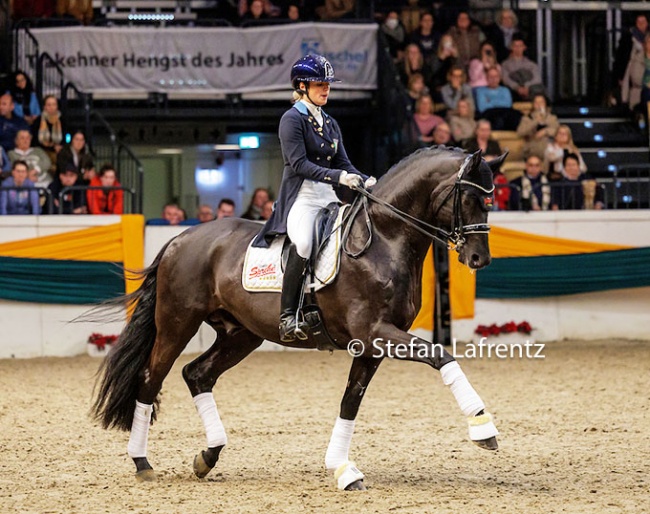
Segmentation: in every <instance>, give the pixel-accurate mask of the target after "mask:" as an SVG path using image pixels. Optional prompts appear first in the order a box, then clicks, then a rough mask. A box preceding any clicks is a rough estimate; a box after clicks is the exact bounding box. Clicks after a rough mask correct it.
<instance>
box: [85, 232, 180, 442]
mask: <svg viewBox="0 0 650 514" xmlns="http://www.w3.org/2000/svg"><path fill="white" fill-rule="evenodd" d="M169 243H171V241H169V242H168V243H167V244H166V245H165V246H164V247H163V248H162V250H160V252H159V253H158V255H157V256H156V259H155V260H154V261H153V263H152V264H151V266H149V267H148V268H146V269H144V270H142V271H141V272H139V273H138V275H139V277H140V278H143V279H144V281H143V282H142V285H141V286H140V287H139V288H138V289H137V290H136V291H134V292H133V293H131V294H128V295H124V296H120V297H119V298H115V299H112V300H108V301H107V302H105V303H104V304H103V305H102V306H101V308H102V309H104V308H108V309H113V308H117V307H124V306H131V305H135V309H134V310H133V314H132V315H131V318H130V319H129V321H128V322H127V324H126V326H125V327H124V330H122V333H121V334H120V337H119V339H118V341H117V344H116V345H115V346H114V347H113V349H112V350H111V352H110V353H109V354H108V355H107V356H106V357H105V359H104V362H103V363H102V365H101V367H100V368H99V371H98V373H97V383H96V384H95V392H96V398H95V402H94V404H93V406H92V410H91V415H92V416H93V417H94V418H95V419H97V420H98V421H100V422H101V424H102V426H103V427H104V428H111V427H114V428H117V429H120V430H126V431H129V430H131V423H132V422H133V412H134V411H135V400H136V396H137V394H138V387H139V385H140V379H141V377H142V374H143V372H144V369H145V367H146V366H147V363H148V362H149V356H150V355H151V350H152V349H153V345H154V342H155V340H156V322H155V313H156V287H157V273H158V266H159V265H160V261H161V259H162V257H163V254H164V253H165V250H166V249H167V246H169ZM97 386H99V387H97ZM158 403H159V399H158V398H156V401H155V402H154V409H153V415H152V419H156V410H157V407H158Z"/></svg>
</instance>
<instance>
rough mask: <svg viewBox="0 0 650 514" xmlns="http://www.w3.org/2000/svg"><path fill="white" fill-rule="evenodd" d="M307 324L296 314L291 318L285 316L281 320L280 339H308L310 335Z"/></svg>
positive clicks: (290, 341) (288, 340)
mask: <svg viewBox="0 0 650 514" xmlns="http://www.w3.org/2000/svg"><path fill="white" fill-rule="evenodd" d="M306 328H307V324H306V323H305V322H300V321H298V318H297V317H296V316H291V317H290V318H285V319H281V320H280V326H279V327H278V330H279V332H280V341H281V342H283V343H293V342H294V341H295V340H296V338H298V339H300V340H301V341H306V340H307V339H308V338H309V336H308V335H307V333H306V332H305V329H306Z"/></svg>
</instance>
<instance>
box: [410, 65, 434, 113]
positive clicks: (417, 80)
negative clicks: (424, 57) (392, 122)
mask: <svg viewBox="0 0 650 514" xmlns="http://www.w3.org/2000/svg"><path fill="white" fill-rule="evenodd" d="M406 92H407V93H408V95H409V99H410V100H411V109H412V111H415V102H417V101H418V100H419V99H420V98H422V97H423V96H424V95H428V94H429V88H428V87H427V86H426V84H425V83H424V77H423V76H422V74H421V73H414V74H413V75H411V77H410V78H409V82H408V87H407V89H406Z"/></svg>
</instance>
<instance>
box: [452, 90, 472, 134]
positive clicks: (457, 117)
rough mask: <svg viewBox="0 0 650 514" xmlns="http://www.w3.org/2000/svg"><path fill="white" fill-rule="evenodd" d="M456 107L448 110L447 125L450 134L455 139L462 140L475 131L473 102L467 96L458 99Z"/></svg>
mask: <svg viewBox="0 0 650 514" xmlns="http://www.w3.org/2000/svg"><path fill="white" fill-rule="evenodd" d="M456 105H457V109H455V110H453V111H450V115H449V126H450V127H451V135H452V137H453V138H454V140H455V141H463V140H465V139H469V138H471V137H472V136H473V135H474V133H475V132H476V121H474V110H473V107H474V103H473V102H471V103H470V101H469V99H468V98H464V97H463V98H461V99H460V100H458V103H457V104H456Z"/></svg>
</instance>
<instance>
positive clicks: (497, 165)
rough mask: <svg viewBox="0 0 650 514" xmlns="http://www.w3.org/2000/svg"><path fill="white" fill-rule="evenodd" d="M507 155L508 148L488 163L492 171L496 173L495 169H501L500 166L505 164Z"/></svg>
mask: <svg viewBox="0 0 650 514" xmlns="http://www.w3.org/2000/svg"><path fill="white" fill-rule="evenodd" d="M506 157H508V150H506V151H505V152H503V153H502V154H501V155H499V157H497V158H496V159H492V160H491V161H490V162H488V163H487V164H488V166H489V167H490V169H491V170H492V173H494V172H495V171H498V170H499V168H500V167H501V165H502V164H503V161H505V160H506Z"/></svg>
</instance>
